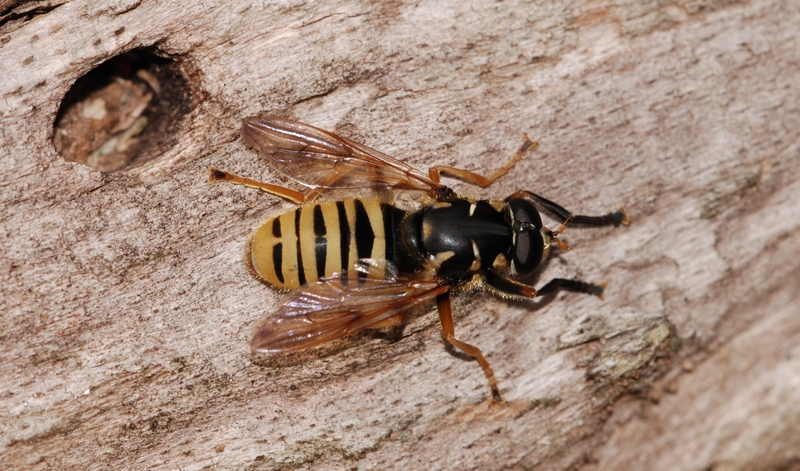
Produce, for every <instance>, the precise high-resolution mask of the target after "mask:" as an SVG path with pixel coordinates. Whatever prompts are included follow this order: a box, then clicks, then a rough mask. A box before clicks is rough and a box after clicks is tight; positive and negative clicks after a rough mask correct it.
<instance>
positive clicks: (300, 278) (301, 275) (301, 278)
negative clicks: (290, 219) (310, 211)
mask: <svg viewBox="0 0 800 471" xmlns="http://www.w3.org/2000/svg"><path fill="white" fill-rule="evenodd" d="M301 211H303V208H297V209H296V210H295V212H294V235H295V237H297V282H298V283H299V284H300V286H302V285H304V284H306V272H305V270H304V268H303V253H302V251H301V250H300V213H301Z"/></svg>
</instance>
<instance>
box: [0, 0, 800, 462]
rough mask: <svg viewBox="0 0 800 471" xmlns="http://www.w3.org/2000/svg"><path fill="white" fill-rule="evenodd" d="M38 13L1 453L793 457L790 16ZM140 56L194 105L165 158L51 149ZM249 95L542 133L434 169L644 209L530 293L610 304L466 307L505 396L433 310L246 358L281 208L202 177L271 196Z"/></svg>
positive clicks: (334, 10)
mask: <svg viewBox="0 0 800 471" xmlns="http://www.w3.org/2000/svg"><path fill="white" fill-rule="evenodd" d="M6 3H8V2H4V3H3V5H6ZM11 3H13V2H11ZM219 4H224V6H220V5H219ZM43 5H45V3H43ZM46 5H49V6H47V7H46V8H45V7H43V8H41V9H39V10H34V11H35V12H38V14H35V13H34V14H30V15H27V16H26V15H24V14H19V15H16V16H13V17H12V19H13V21H11V20H8V21H6V23H4V24H2V25H0V70H2V71H3V72H2V75H3V79H2V80H0V142H1V144H0V145H1V147H0V148H1V149H2V150H1V151H0V169H2V172H3V179H2V185H0V200H1V201H2V203H1V204H0V251H1V252H2V256H0V284H1V285H2V298H0V311H1V312H2V320H3V326H4V329H3V334H2V336H1V337H0V342H1V343H0V349H2V350H1V351H2V363H0V365H2V366H0V453H2V459H1V461H2V462H3V463H4V464H3V467H4V468H5V469H122V468H135V469H178V468H179V469H182V470H184V471H186V470H192V469H201V468H214V469H243V468H247V467H252V468H255V469H275V468H282V469H283V468H290V469H295V468H297V469H312V468H313V469H492V470H494V469H513V470H517V469H519V470H522V469H533V468H535V469H585V470H595V469H597V470H601V469H630V470H640V469H652V470H674V469H686V470H705V469H715V470H720V469H726V470H727V469H797V468H798V467H800V455H798V450H800V429H799V428H798V426H797V424H798V423H800V388H798V387H797V385H798V383H800V350H798V345H800V315H798V310H800V308H798V303H799V302H800V295H799V294H798V291H799V290H798V288H800V257H799V256H798V254H800V237H798V236H797V232H798V229H800V227H799V226H800V202H799V199H800V196H798V195H800V178H798V177H800V140H799V139H798V137H800V86H799V84H800V44H799V41H798V31H800V3H798V2H790V1H780V0H763V1H759V0H754V1H750V2H730V1H724V0H720V1H714V0H707V1H686V2H660V1H643V2H622V1H618V2H612V1H600V2H566V1H561V0H556V1H550V0H541V1H536V2H522V1H516V0H510V1H504V2H494V1H484V2H477V3H476V2H461V1H450V2H442V1H435V2H434V1H429V2H421V3H420V2H390V3H383V4H377V3H375V2H358V1H348V0H337V1H331V2H307V3H306V2H302V1H297V2H292V1H289V2H282V3H280V4H272V3H267V4H257V5H256V4H253V3H252V2H211V1H206V2H203V1H173V2H154V1H148V0H144V1H142V0H115V1H104V2H99V1H98V2H67V3H63V4H59V2H49V3H46ZM4 8H8V7H7V6H4ZM122 27H124V29H122ZM148 46H155V47H156V48H157V49H158V50H159V51H160V52H161V53H163V54H165V55H168V56H171V57H174V58H176V60H179V61H180V63H181V64H182V68H183V70H184V71H185V73H186V79H187V81H188V82H189V84H190V86H191V87H192V89H193V91H194V96H195V101H194V102H193V108H192V109H191V110H190V112H189V113H188V114H187V115H186V116H185V118H184V121H183V122H182V124H181V126H180V129H179V130H178V131H177V132H176V135H175V136H174V140H173V142H174V143H175V145H174V146H173V147H171V148H169V149H168V150H166V151H165V152H164V153H162V154H160V155H157V156H155V157H154V158H152V159H151V160H149V161H147V162H145V163H143V164H141V165H137V166H134V167H131V168H128V169H126V170H123V171H121V172H119V173H115V174H103V173H101V172H98V171H96V170H93V169H91V168H89V167H86V166H83V165H81V164H76V163H70V162H65V161H64V159H62V158H61V157H60V156H59V154H58V153H57V152H56V151H55V148H54V146H53V138H52V136H53V123H54V121H55V118H56V113H57V112H58V109H59V105H60V102H61V100H62V99H63V97H64V95H65V94H66V93H67V91H68V90H69V88H70V86H71V85H72V84H73V83H74V81H75V80H77V79H78V78H79V77H81V76H82V75H83V74H85V73H86V72H87V71H88V70H90V69H91V68H92V67H95V66H97V65H99V64H100V63H102V62H103V61H105V60H107V59H108V58H110V57H113V56H115V55H118V54H120V53H123V52H125V51H128V50H130V49H133V48H136V47H148ZM262 112H272V113H278V114H282V115H287V116H290V117H293V118H295V119H298V120H301V121H304V122H308V123H311V124H314V125H316V126H319V127H322V128H326V129H330V130H333V131H336V132H338V133H340V134H342V135H344V136H347V137H350V138H352V139H355V140H358V141H360V142H363V143H365V144H367V145H369V146H371V147H374V148H377V149H380V150H382V151H384V152H387V153H389V154H391V155H394V156H396V157H397V158H399V159H400V160H403V161H405V162H409V163H411V164H413V165H415V166H418V167H419V168H422V169H427V168H428V167H429V166H431V165H435V164H440V165H458V166H460V167H464V168H468V169H472V170H476V171H479V172H481V173H484V174H489V173H490V172H491V171H493V170H494V169H496V168H498V167H499V166H500V165H502V163H503V162H504V161H505V159H506V158H507V157H509V156H510V155H511V154H512V153H513V152H514V150H515V149H516V147H517V146H518V145H519V143H520V141H521V136H522V133H523V132H527V133H528V134H529V135H530V136H531V137H532V138H534V139H536V140H537V141H538V142H539V150H538V151H537V152H535V153H532V154H529V155H527V156H526V158H525V160H523V161H522V162H521V163H520V164H518V165H517V167H516V168H515V169H514V170H513V171H512V172H511V173H510V174H509V175H507V176H505V177H503V178H502V179H501V180H499V181H498V182H496V183H495V184H494V185H492V187H490V188H488V189H486V190H480V189H478V188H475V187H470V186H469V185H467V184H463V183H460V182H457V181H449V182H451V183H452V185H453V187H454V188H455V189H456V190H457V191H459V192H464V193H468V194H473V195H478V196H484V197H490V196H491V197H498V198H501V197H505V196H507V195H508V194H510V193H512V192H513V191H514V190H516V189H519V188H524V189H529V190H532V191H535V192H537V193H540V194H542V195H544V196H547V197H549V198H551V199H553V200H555V201H558V202H560V203H561V204H563V205H565V206H567V207H568V208H570V209H573V210H576V211H580V212H584V213H600V212H606V211H608V210H614V209H616V208H618V207H620V206H625V207H626V208H627V210H628V212H629V214H630V216H631V218H632V224H631V225H630V226H629V227H621V228H617V229H614V228H603V229H591V228H589V229H586V228H583V229H581V228H577V227H574V228H569V229H568V230H567V232H566V234H565V235H564V238H565V240H566V241H568V242H569V243H570V245H571V246H572V247H573V248H574V252H567V253H562V254H559V255H558V256H557V258H556V259H554V260H552V261H551V263H549V264H548V266H547V267H546V268H545V270H544V271H543V273H542V275H541V277H540V278H539V280H538V284H539V285H541V284H543V283H544V282H546V281H547V280H548V279H549V278H551V277H553V276H562V277H564V276H565V277H578V278H582V279H586V280H589V281H605V282H607V283H608V288H607V291H606V296H605V299H604V300H599V299H596V298H593V297H590V296H581V295H577V294H562V295H559V296H556V297H555V298H554V299H545V300H543V301H541V302H539V301H537V302H531V303H517V302H514V303H509V302H505V301H502V300H498V299H496V298H491V297H489V296H486V295H480V294H474V295H464V296H461V297H458V298H457V299H458V301H457V302H456V305H455V310H456V333H457V335H458V336H459V337H460V338H462V339H463V340H465V341H468V342H470V343H473V344H475V345H477V346H479V347H480V348H481V349H482V350H483V352H484V353H485V354H486V355H487V358H488V359H489V361H490V362H491V363H492V365H493V367H494V369H495V373H496V375H497V377H498V379H499V381H500V385H501V388H502V390H503V393H504V395H505V397H506V399H507V400H508V403H507V404H505V405H501V406H496V407H489V405H488V401H487V393H488V388H487V387H486V384H485V380H484V378H483V375H482V373H481V371H480V368H479V367H478V365H477V364H476V363H475V362H474V361H469V360H468V359H467V358H464V357H462V356H460V355H455V354H453V352H452V351H451V350H448V349H446V348H445V345H444V342H443V341H442V340H441V337H440V335H439V329H438V325H437V320H436V316H435V314H434V307H433V306H429V307H427V308H426V309H424V310H422V312H420V313H419V315H417V316H414V317H413V318H412V319H411V320H410V322H409V324H408V325H407V326H406V328H405V330H404V331H403V335H402V338H400V339H399V340H397V339H396V338H393V337H392V336H391V335H383V334H365V335H360V336H356V337H354V338H351V339H347V340H344V341H340V342H337V343H335V344H333V345H331V346H329V347H323V348H320V349H316V350H312V351H309V352H307V353H303V354H299V355H293V356H286V357H275V358H263V357H258V356H253V355H251V354H250V352H249V348H248V345H247V342H248V339H249V337H250V333H251V329H252V328H253V327H254V326H255V325H256V324H257V323H258V321H259V319H261V318H262V317H263V316H264V315H266V314H267V313H269V312H270V311H271V310H273V309H275V307H276V306H277V305H278V303H280V302H281V299H283V296H284V295H281V294H279V293H275V292H273V291H270V290H269V289H268V288H267V287H265V286H264V285H262V284H260V283H259V282H258V281H256V280H254V279H253V278H251V277H250V276H249V274H248V273H247V271H246V269H245V266H244V264H243V262H242V248H243V245H244V242H245V240H246V238H247V235H248V234H249V233H250V232H251V231H252V230H253V229H255V227H256V226H257V225H258V223H259V222H260V221H261V220H263V219H265V218H266V217H268V216H270V215H274V214H277V213H278V212H279V211H282V210H286V209H289V208H291V207H292V206H291V205H290V204H289V203H284V202H280V201H278V200H277V199H276V198H274V197H271V196H267V195H263V194H259V193H257V192H255V191H251V190H247V189H244V188H241V187H234V186H230V185H229V186H222V185H218V186H208V185H207V184H206V183H205V179H206V167H207V166H209V165H215V166H218V167H220V168H224V169H225V170H229V171H233V172H237V173H240V174H244V175H248V176H252V177H256V178H261V179H264V180H266V181H270V182H283V181H284V180H282V179H280V178H279V177H277V176H276V175H274V174H272V173H270V171H269V169H268V168H266V167H265V166H264V165H263V163H262V162H261V161H260V160H259V158H258V157H257V156H256V155H255V153H254V152H253V151H251V150H249V149H247V148H246V147H245V146H244V144H243V143H242V142H241V140H240V139H239V137H238V132H239V120H240V119H241V118H243V117H246V116H250V115H254V114H258V113H262Z"/></svg>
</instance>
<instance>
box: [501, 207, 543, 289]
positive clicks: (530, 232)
mask: <svg viewBox="0 0 800 471" xmlns="http://www.w3.org/2000/svg"><path fill="white" fill-rule="evenodd" d="M508 205H509V207H510V208H511V211H512V213H513V215H514V221H517V222H522V223H531V224H533V226H534V227H535V229H534V228H531V229H523V230H522V231H520V232H517V233H516V243H515V244H514V270H516V272H517V274H519V275H520V276H527V275H530V274H531V273H533V272H535V271H536V269H537V268H539V264H540V263H541V262H542V256H543V255H544V239H543V238H542V234H541V232H539V229H541V228H542V218H541V216H539V211H537V210H536V208H535V207H534V206H533V204H532V203H530V202H529V201H527V200H524V199H521V198H515V199H512V200H510V201H509V202H508Z"/></svg>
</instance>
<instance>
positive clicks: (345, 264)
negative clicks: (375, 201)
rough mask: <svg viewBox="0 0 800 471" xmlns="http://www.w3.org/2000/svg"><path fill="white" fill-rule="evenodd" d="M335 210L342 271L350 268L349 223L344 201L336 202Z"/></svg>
mask: <svg viewBox="0 0 800 471" xmlns="http://www.w3.org/2000/svg"><path fill="white" fill-rule="evenodd" d="M336 211H337V213H338V215H339V237H341V241H340V247H341V253H342V272H347V270H349V269H350V225H349V224H348V223H347V211H345V208H344V201H337V202H336Z"/></svg>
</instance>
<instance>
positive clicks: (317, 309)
mask: <svg viewBox="0 0 800 471" xmlns="http://www.w3.org/2000/svg"><path fill="white" fill-rule="evenodd" d="M363 262H364V261H362V263H363ZM375 269H376V268H375V267H368V268H367V270H368V271H370V272H371V271H373V270H375ZM448 289H449V287H448V286H446V285H443V284H441V283H439V282H438V281H436V280H434V279H427V280H421V279H415V278H407V277H402V276H396V275H394V274H393V273H388V274H385V275H384V278H372V277H369V273H367V274H366V277H354V276H350V277H349V278H348V276H347V274H346V273H340V274H336V275H334V276H332V277H330V278H324V279H321V280H318V281H315V282H312V283H309V284H307V285H305V286H303V287H302V288H300V289H299V290H298V291H296V292H295V293H293V294H292V295H291V297H290V298H289V300H288V301H287V302H286V303H285V304H284V305H283V306H281V307H280V308H279V309H278V310H277V311H276V312H274V313H273V314H271V315H270V316H269V317H267V319H266V320H265V321H264V323H263V324H262V325H261V327H260V328H259V329H258V332H256V334H255V335H254V336H253V340H252V341H251V342H250V346H251V347H252V349H253V350H254V351H257V352H262V353H280V352H290V351H297V350H302V349H305V348H309V347H313V346H316V345H319V344H322V343H324V342H327V341H330V340H334V339H337V338H340V337H343V336H345V335H348V334H352V333H354V332H358V331H360V330H362V329H365V328H368V327H370V326H372V325H375V324H377V323H379V322H381V321H383V320H386V319H388V318H390V317H392V316H394V315H396V314H401V313H403V312H405V311H408V310H409V309H411V308H413V307H415V306H418V305H420V304H422V303H425V302H427V301H430V300H432V299H435V298H436V296H437V295H439V294H442V293H444V292H446V291H447V290H448Z"/></svg>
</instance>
